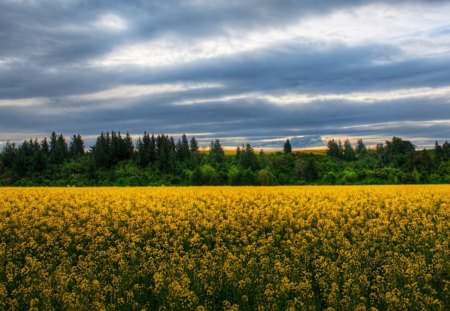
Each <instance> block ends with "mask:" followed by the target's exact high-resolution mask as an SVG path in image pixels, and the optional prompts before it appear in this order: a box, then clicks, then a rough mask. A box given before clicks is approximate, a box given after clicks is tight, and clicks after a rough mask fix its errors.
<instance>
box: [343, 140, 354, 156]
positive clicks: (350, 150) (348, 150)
mask: <svg viewBox="0 0 450 311" xmlns="http://www.w3.org/2000/svg"><path fill="white" fill-rule="evenodd" d="M343 156H344V159H345V160H347V161H353V160H355V151H354V150H353V148H352V144H351V143H350V141H349V140H348V139H346V140H345V141H344V151H343Z"/></svg>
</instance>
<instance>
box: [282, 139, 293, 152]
mask: <svg viewBox="0 0 450 311" xmlns="http://www.w3.org/2000/svg"><path fill="white" fill-rule="evenodd" d="M283 152H284V153H286V154H291V153H292V146H291V142H290V141H289V138H288V139H287V140H286V142H285V143H284V146H283Z"/></svg>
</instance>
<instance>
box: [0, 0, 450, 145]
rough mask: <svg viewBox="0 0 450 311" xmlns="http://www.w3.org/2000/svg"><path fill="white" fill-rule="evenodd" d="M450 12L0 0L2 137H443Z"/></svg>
mask: <svg viewBox="0 0 450 311" xmlns="http://www.w3.org/2000/svg"><path fill="white" fill-rule="evenodd" d="M394 3H395V4H394ZM449 16H450V1H431V0H428V1H411V0H409V1H401V0H400V1H364V0H353V1H344V0H334V1H325V0H314V1H298V0H277V1H275V0H259V1H257V0H246V1H238V0H183V1H176V0H172V1H144V0H142V1H111V0H96V1H89V0H64V1H55V0H0V142H5V141H6V140H7V139H10V140H22V139H24V138H29V137H38V138H39V137H43V136H48V135H49V133H50V132H51V131H53V130H55V131H57V132H62V133H64V134H67V135H71V134H73V133H80V134H82V135H83V136H85V137H86V138H89V137H95V136H96V135H98V134H99V133H100V132H101V131H111V130H116V131H122V132H126V131H130V133H132V134H133V135H136V137H137V136H138V135H139V134H142V133H143V132H144V131H148V132H150V133H151V132H154V133H168V134H173V135H179V134H182V133H187V134H188V135H195V136H196V137H197V138H199V139H200V140H201V141H202V142H206V141H208V140H209V139H211V138H220V139H221V141H223V143H224V144H225V145H230V146H232V145H236V144H240V143H243V142H251V143H253V144H254V145H256V146H258V145H261V146H276V145H277V144H279V141H280V140H284V139H286V138H287V137H294V141H295V143H296V146H298V147H310V146H319V145H323V142H324V141H326V140H327V139H328V138H330V137H336V138H342V139H345V138H346V137H348V138H351V139H357V138H363V139H364V140H365V141H366V142H367V143H368V144H370V143H374V142H379V141H383V140H385V139H389V138H391V137H392V136H394V135H395V136H400V137H403V138H406V139H410V140H411V141H413V142H414V143H415V144H416V145H417V146H419V147H421V146H427V145H432V144H433V143H434V141H435V140H436V139H437V140H439V141H442V140H446V139H449V140H450V18H449Z"/></svg>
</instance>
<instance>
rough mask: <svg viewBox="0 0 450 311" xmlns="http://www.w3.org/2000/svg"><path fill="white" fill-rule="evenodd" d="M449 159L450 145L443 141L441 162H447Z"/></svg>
mask: <svg viewBox="0 0 450 311" xmlns="http://www.w3.org/2000/svg"><path fill="white" fill-rule="evenodd" d="M449 159H450V144H449V143H448V142H447V141H445V143H443V144H442V160H443V161H447V160H449Z"/></svg>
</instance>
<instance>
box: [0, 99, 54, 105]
mask: <svg viewBox="0 0 450 311" xmlns="http://www.w3.org/2000/svg"><path fill="white" fill-rule="evenodd" d="M48 102H49V99H48V98H43V97H34V98H18V99H0V107H5V106H11V107H28V106H39V105H44V104H46V103H48Z"/></svg>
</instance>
